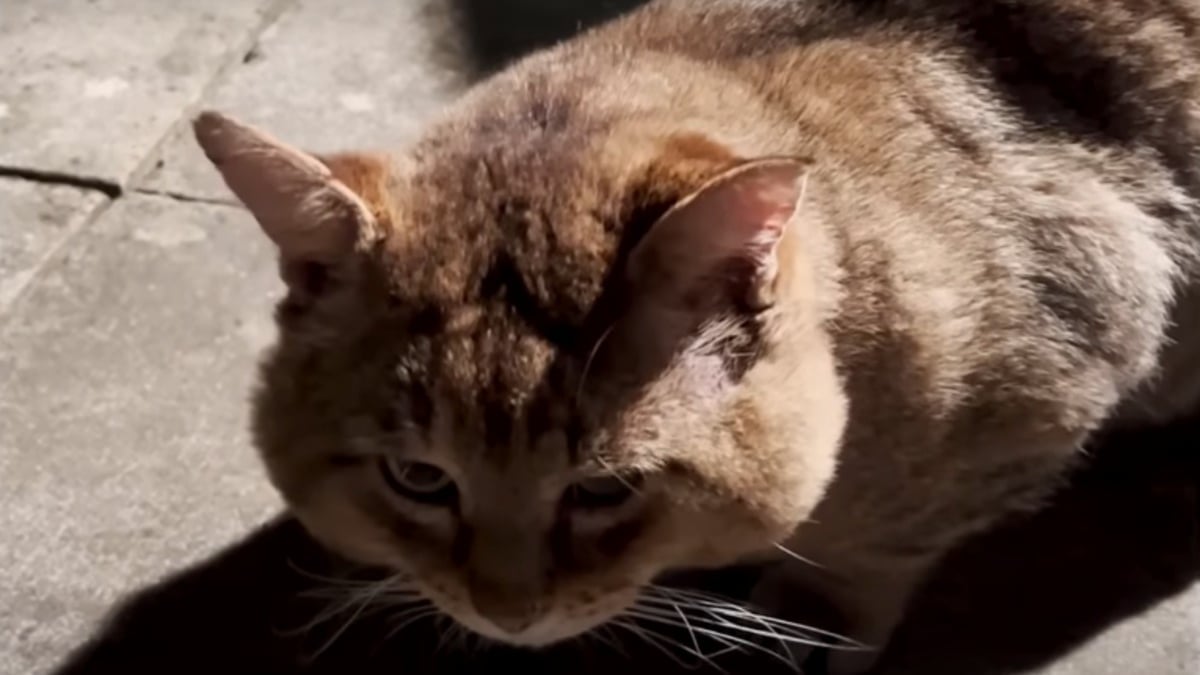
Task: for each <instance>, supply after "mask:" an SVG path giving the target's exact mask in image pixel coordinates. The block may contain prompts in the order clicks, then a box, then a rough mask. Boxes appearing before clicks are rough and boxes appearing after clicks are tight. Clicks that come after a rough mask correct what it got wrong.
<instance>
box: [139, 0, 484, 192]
mask: <svg viewBox="0 0 1200 675" xmlns="http://www.w3.org/2000/svg"><path fill="white" fill-rule="evenodd" d="M450 5H451V3H448V2H446V1H445V0H407V1H406V2H394V3H389V4H388V7H387V11H386V12H384V11H380V8H379V6H378V4H377V3H374V2H329V1H328V0H301V1H300V2H299V3H298V4H297V5H296V6H294V7H292V8H291V9H290V10H289V11H287V12H286V13H285V14H284V15H283V16H282V17H280V19H279V21H278V23H276V24H275V25H274V26H272V27H271V28H270V29H269V30H268V31H267V32H266V33H265V34H264V35H263V36H262V37H261V39H260V40H259V42H258V44H257V46H256V47H255V48H254V50H253V51H252V52H251V58H249V59H248V60H247V62H246V63H244V64H242V65H240V66H239V67H238V68H236V70H234V71H233V72H231V73H230V76H229V78H228V80H227V81H225V82H224V83H223V84H221V85H220V86H218V87H217V88H216V89H215V90H214V91H213V93H212V95H211V96H210V97H208V98H207V99H206V100H205V101H204V105H205V106H206V107H213V108H217V109H219V110H221V111H223V112H226V113H229V114H232V115H235V116H238V117H241V118H242V119H243V120H245V121H247V122H249V123H251V124H254V125H257V126H260V127H262V128H264V129H267V130H268V131H270V132H271V133H273V134H275V135H276V136H279V137H280V138H282V139H284V140H286V141H287V142H289V143H293V144H295V145H298V146H301V147H304V148H306V149H309V150H312V151H331V150H341V149H352V148H381V149H388V148H395V147H398V146H400V145H402V144H403V143H404V142H405V141H408V140H411V139H412V138H413V137H414V136H415V135H416V134H417V133H419V132H420V130H421V128H422V126H423V125H424V123H425V122H426V121H427V120H428V119H429V118H430V117H431V116H432V115H434V114H435V113H436V112H437V111H438V110H440V109H441V108H442V107H443V106H444V105H445V103H446V102H447V101H449V100H451V99H452V98H453V97H454V96H455V95H456V94H457V93H458V92H459V91H461V90H462V88H463V86H464V83H465V81H466V79H467V75H466V72H467V66H466V65H465V58H466V57H465V56H464V53H463V51H462V50H461V48H460V46H459V45H458V43H457V37H456V36H457V33H456V32H455V31H454V30H451V26H450V23H451V21H452V12H451V9H450ZM330 26H337V27H338V29H337V31H336V32H335V31H330V30H329V27H330ZM139 187H140V188H144V189H148V190H153V191H161V192H169V193H175V194H184V195H188V196H193V197H201V198H206V199H225V198H228V196H229V193H228V190H226V189H225V187H224V185H223V184H222V183H221V181H220V179H219V178H218V177H217V175H216V173H215V172H214V171H213V170H212V167H211V166H210V165H209V164H208V162H206V161H205V160H204V158H203V156H202V155H201V154H200V151H199V149H198V148H197V147H196V144H195V141H194V140H193V139H192V137H191V134H190V132H188V130H186V129H183V130H180V131H178V132H177V133H176V134H175V136H174V138H172V139H171V141H170V142H169V143H168V144H167V145H166V147H165V149H164V151H163V154H162V156H161V158H160V159H159V163H158V165H157V166H156V167H155V168H154V169H153V170H152V171H151V173H150V174H149V175H148V176H147V178H146V180H145V181H144V182H143V183H142V184H141V185H140V186H139Z"/></svg>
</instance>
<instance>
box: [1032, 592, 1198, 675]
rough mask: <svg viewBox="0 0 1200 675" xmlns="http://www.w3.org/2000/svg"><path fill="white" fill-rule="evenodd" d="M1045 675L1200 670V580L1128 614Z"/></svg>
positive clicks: (1178, 674)
mask: <svg viewBox="0 0 1200 675" xmlns="http://www.w3.org/2000/svg"><path fill="white" fill-rule="evenodd" d="M1038 673H1039V674H1040V675H1132V674H1133V673H1138V674H1139V675H1140V674H1141V673H1145V674H1146V675H1200V585H1194V586H1192V588H1191V590H1190V591H1188V592H1187V593H1184V594H1181V595H1179V596H1176V597H1174V598H1171V599H1170V600H1167V601H1165V602H1163V603H1161V604H1159V605H1157V606H1156V607H1154V608H1153V609H1152V610H1151V611H1149V612H1146V613H1145V614H1142V615H1140V616H1136V617H1133V618H1131V619H1127V620H1125V621H1123V622H1121V623H1118V624H1116V625H1115V626H1113V627H1111V628H1109V629H1108V630H1107V631H1105V632H1103V633H1101V634H1100V635H1098V636H1096V637H1095V638H1093V639H1092V640H1091V641H1090V642H1089V643H1088V644H1086V645H1084V647H1083V648H1081V649H1079V650H1078V651H1076V652H1075V653H1074V654H1071V655H1070V656H1068V657H1067V658H1065V659H1063V660H1061V661H1060V662H1058V663H1055V664H1053V665H1051V666H1049V667H1047V668H1045V669H1043V670H1040V671H1038Z"/></svg>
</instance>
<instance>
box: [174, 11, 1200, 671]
mask: <svg viewBox="0 0 1200 675" xmlns="http://www.w3.org/2000/svg"><path fill="white" fill-rule="evenodd" d="M1198 29H1200V7H1198V6H1197V5H1195V4H1194V3H1190V2H1185V1H1183V0H1158V1H1157V2H1152V3H1145V2H1133V1H1132V0H1086V1H1085V0H944V1H938V0H891V1H887V0H876V1H868V0H861V1H858V2H851V1H836V0H795V1H784V0H778V1H756V2H750V1H747V2H734V1H732V0H715V1H710V2H694V1H693V0H660V1H658V2H653V3H651V4H650V5H648V6H646V7H644V8H642V9H640V10H637V11H635V12H633V13H631V14H629V15H627V16H625V17H623V18H620V19H618V20H615V21H613V22H611V23H609V24H606V25H604V26H602V27H599V28H597V29H594V30H592V31H589V32H587V33H585V34H583V35H582V36H579V37H577V38H575V39H573V40H570V41H568V42H566V43H563V44H561V45H559V46H556V47H553V48H551V49H548V50H545V51H542V52H540V53H537V54H534V55H532V56H530V57H528V58H526V59H524V60H522V61H520V62H518V63H516V64H514V65H513V66H511V67H509V68H507V69H505V70H504V71H502V72H500V73H499V74H497V75H495V76H493V77H491V78H489V79H488V80H486V81H485V82H483V83H481V84H479V85H478V86H476V87H475V88H474V89H473V90H471V91H470V92H469V93H468V94H467V95H466V96H465V97H464V98H463V99H462V100H461V101H459V102H458V103H456V104H455V105H454V106H452V107H451V108H450V109H449V110H447V111H446V112H445V113H444V115H443V116H442V117H441V118H440V119H439V120H437V121H436V122H435V123H433V124H432V125H431V126H430V128H429V129H428V130H427V131H426V133H425V134H424V135H423V136H422V137H421V138H420V139H419V140H417V141H415V142H414V143H413V144H412V145H411V146H410V147H406V148H401V149H397V150H394V151H392V152H389V153H384V152H343V153H338V154H329V155H319V154H314V153H308V152H304V151H302V150H300V149H297V148H294V147H291V146H288V145H286V144H285V143H283V142H281V141H279V140H277V139H275V138H273V137H271V136H270V135H268V134H267V133H265V132H263V131H260V130H257V129H255V128H253V127H251V126H248V125H245V124H243V123H241V122H238V121H235V120H233V119H231V118H229V117H226V116H224V115H222V114H220V113H217V112H214V111H206V112H204V113H202V114H200V115H199V116H198V117H197V118H196V119H195V120H194V128H195V133H196V136H197V138H198V141H199V143H200V145H201V146H202V147H203V149H204V151H205V152H206V154H207V156H208V157H209V158H210V159H211V161H212V162H213V163H214V164H215V166H216V167H217V169H218V170H219V171H220V173H221V174H222V175H223V177H224V179H225V181H226V183H227V184H228V186H229V187H230V189H231V190H232V192H233V193H234V194H235V195H237V197H238V198H240V200H241V201H242V202H243V203H244V204H245V205H246V207H247V208H248V209H249V210H250V211H251V212H252V214H253V216H254V217H255V218H256V219H257V221H258V223H259V224H260V225H261V227H262V229H263V230H264V232H265V233H266V235H267V236H268V237H269V238H270V239H271V240H272V241H273V242H274V244H275V245H276V246H277V248H278V250H279V254H280V261H281V263H280V265H281V274H282V277H283V279H284V280H285V281H286V285H287V294H286V297H285V299H283V300H282V302H281V303H280V305H279V307H278V310H277V321H278V324H279V328H280V337H279V342H278V344H277V345H276V346H275V347H274V349H273V351H272V352H271V353H270V354H269V356H268V357H267V358H266V360H265V362H264V365H263V367H262V380H261V386H260V387H259V389H258V391H257V394H256V398H255V406H254V407H255V414H254V431H255V437H256V442H257V445H258V448H259V450H260V452H261V455H262V457H263V459H264V461H265V464H266V466H267V468H268V471H269V475H270V478H271V480H272V481H273V483H274V484H275V485H276V486H277V488H278V489H279V490H280V492H281V493H282V495H283V497H284V498H285V499H286V501H287V503H288V504H289V505H290V507H291V509H292V510H293V511H294V513H295V514H296V515H297V516H298V517H299V518H300V520H301V521H302V522H304V524H305V525H306V527H307V528H308V529H309V530H310V531H311V532H312V534H313V535H314V536H315V537H316V538H318V539H319V540H320V541H322V542H324V543H325V544H326V545H327V546H328V547H330V548H332V549H333V550H335V551H337V552H340V553H342V554H344V555H346V556H348V557H350V558H352V559H355V560H359V561H363V562H367V563H371V564H377V565H382V566H386V567H389V568H392V569H395V570H397V571H398V572H400V573H402V574H404V575H407V577H408V579H409V582H408V583H411V584H413V585H414V587H415V588H416V589H418V590H419V591H420V593H421V594H422V595H423V596H424V597H426V598H428V599H429V600H430V601H431V602H432V603H433V604H434V605H436V607H437V608H438V609H439V610H440V611H442V612H444V613H445V614H448V615H449V616H451V617H453V618H454V619H455V620H456V621H457V622H459V623H460V624H461V625H463V626H465V627H467V628H469V629H471V630H472V631H474V632H476V633H478V634H480V635H482V636H485V637H487V638H490V639H493V640H496V641H500V642H504V643H509V644H514V645H523V646H529V647H537V646H542V645H547V644H551V643H555V642H558V641H561V640H567V639H570V638H572V637H575V636H578V635H580V634H583V633H585V632H587V631H589V630H591V629H593V628H595V627H597V626H599V625H602V624H604V623H605V622H607V621H610V620H612V619H613V618H614V617H617V616H620V615H622V613H624V612H627V611H630V608H631V607H635V606H636V604H637V603H639V602H643V600H644V598H645V597H646V596H647V594H648V593H650V592H651V586H650V584H652V582H653V580H654V579H655V578H656V577H658V576H659V575H660V574H662V573H664V572H666V571H670V570H676V569H684V568H720V567H723V566H727V565H730V564H734V563H738V562H742V561H747V560H750V561H759V560H762V561H774V560H782V561H783V562H780V563H778V564H775V565H774V566H772V567H771V568H770V570H771V571H770V572H769V573H768V574H767V576H766V577H765V578H764V580H763V581H762V583H761V585H760V588H759V591H758V592H757V593H756V596H755V600H756V603H757V604H758V605H761V606H762V607H765V608H766V609H767V610H769V611H770V612H771V613H772V614H773V615H776V616H780V617H794V618H796V619H798V620H799V619H803V618H804V617H806V616H808V611H809V609H810V608H811V607H812V606H815V605H810V603H807V602H803V601H802V600H801V597H807V596H801V595H799V593H798V592H797V591H796V590H795V589H804V591H805V593H815V594H816V595H817V596H818V597H820V598H823V599H824V602H826V603H828V604H829V605H831V606H832V607H833V608H835V609H836V612H835V614H833V615H832V616H830V617H828V618H827V619H824V620H826V621H827V622H828V623H826V624H824V625H822V626H821V627H823V628H829V629H836V630H838V631H841V632H843V633H844V634H845V635H847V636H848V637H850V638H852V639H853V640H855V641H858V642H859V643H861V644H863V645H866V646H868V647H871V648H872V649H870V650H867V649H863V650H844V651H839V652H837V653H834V654H833V655H832V658H831V661H830V669H831V670H832V671H833V672H836V673H857V672H862V671H864V670H867V669H869V668H870V667H871V666H872V664H873V662H874V660H875V659H876V658H877V655H878V653H879V650H880V649H882V648H883V647H884V646H886V644H887V641H888V639H889V637H890V635H891V634H892V632H893V630H894V628H895V626H896V625H897V623H898V622H899V621H900V620H901V619H902V618H903V616H904V611H905V607H906V604H907V602H908V600H909V598H910V596H911V595H912V593H913V590H914V588H916V587H917V586H918V585H919V584H920V583H921V581H922V579H923V578H925V576H926V575H927V573H928V572H929V570H930V569H931V568H932V567H933V566H934V565H935V564H936V563H937V562H938V561H939V560H940V559H941V557H942V556H943V555H944V554H945V552H946V551H947V550H949V549H950V548H951V547H953V546H954V545H955V544H956V543H958V542H960V541H962V540H963V539H964V538H965V537H967V536H969V535H971V534H973V533H976V532H979V531H980V530H982V529H985V528H987V527H988V526H989V525H991V524H993V523H995V522H996V521H998V520H999V519H1001V518H1003V517H1005V516H1006V515H1008V514H1011V513H1013V512H1016V511H1020V510H1023V509H1032V508H1036V507H1037V506H1038V505H1040V504H1042V503H1044V501H1045V500H1046V499H1047V498H1048V497H1049V496H1050V495H1051V494H1052V493H1053V491H1054V489H1055V488H1056V487H1057V486H1058V485H1059V484H1060V483H1061V482H1062V480H1063V477H1064V476H1065V475H1066V474H1067V472H1068V471H1069V470H1070V468H1071V467H1072V466H1074V465H1075V464H1077V462H1078V461H1079V459H1080V457H1081V455H1082V452H1081V449H1082V448H1083V447H1084V445H1085V443H1086V442H1087V440H1088V438H1089V437H1090V436H1091V435H1092V434H1093V433H1094V432H1096V431H1097V430H1099V429H1101V428H1103V427H1105V426H1106V425H1116V424H1125V425H1136V424H1139V423H1141V422H1142V421H1145V420H1150V419H1170V418H1174V417H1177V416H1179V415H1181V414H1183V413H1184V412H1186V411H1187V410H1190V409H1193V408H1194V407H1195V405H1196V402H1197V398H1200V368H1198V367H1197V360H1198V358H1200V349H1198V347H1197V345H1198V344H1200V340H1198V336H1197V334H1196V330H1197V325H1196V324H1197V321H1198V317H1200V303H1198V302H1197V297H1200V296H1198V292H1197V289H1198V288H1200V286H1198V284H1197V279H1198V277H1200V275H1198V272H1200V225H1198V224H1197V223H1198V222H1200V221H1198V220H1197V216H1198V203H1197V198H1198V197H1200V162H1198V160H1200V93H1198V92H1200V90H1198V89H1197V84H1198V79H1197V78H1198V72H1200V37H1198V33H1197V30H1198ZM805 561H809V562H805Z"/></svg>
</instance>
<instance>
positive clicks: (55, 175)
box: [0, 166, 124, 199]
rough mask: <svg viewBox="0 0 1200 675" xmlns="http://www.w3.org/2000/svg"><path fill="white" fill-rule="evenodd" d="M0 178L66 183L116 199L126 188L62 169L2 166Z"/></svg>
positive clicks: (54, 183)
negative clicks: (50, 169)
mask: <svg viewBox="0 0 1200 675" xmlns="http://www.w3.org/2000/svg"><path fill="white" fill-rule="evenodd" d="M0 178H15V179H18V180H23V181H27V182H30V183H41V184H43V185H65V186H68V187H74V188H79V189H81V190H93V191H96V192H100V193H103V194H104V196H106V197H108V198H109V199H116V198H117V197H120V196H121V194H122V193H123V192H124V189H123V188H122V187H121V185H120V184H119V183H117V182H116V181H112V180H109V179H106V178H99V177H97V176H81V175H78V174H72V173H65V172H62V171H48V170H45V169H29V168H24V167H17V166H0Z"/></svg>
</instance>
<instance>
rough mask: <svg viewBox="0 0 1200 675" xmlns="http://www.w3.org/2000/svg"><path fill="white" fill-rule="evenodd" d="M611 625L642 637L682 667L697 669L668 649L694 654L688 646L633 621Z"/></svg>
mask: <svg viewBox="0 0 1200 675" xmlns="http://www.w3.org/2000/svg"><path fill="white" fill-rule="evenodd" d="M609 625H611V626H613V627H616V628H623V629H625V630H627V631H629V632H631V633H633V634H634V635H636V636H638V637H640V638H641V639H642V641H643V642H645V643H646V644H648V645H650V646H651V647H654V648H655V649H657V650H658V651H660V652H662V653H663V654H665V655H666V656H667V657H668V658H670V659H671V660H672V661H674V662H675V663H676V664H677V665H679V666H680V667H683V668H688V669H692V668H695V667H696V664H689V663H687V662H685V661H683V660H682V659H681V658H680V657H679V656H677V655H676V654H675V653H673V652H672V651H671V650H670V649H669V648H668V647H676V648H678V649H681V650H683V651H684V652H687V653H689V654H693V653H692V650H690V649H688V647H687V646H686V645H682V644H680V643H679V642H677V641H675V640H672V639H671V638H669V637H667V636H665V635H661V634H659V633H655V632H654V631H652V630H648V629H646V628H645V627H643V626H639V625H637V624H636V623H634V622H632V621H621V620H616V621H611V622H609ZM655 638H657V639H655ZM659 640H662V641H664V642H666V643H667V647H664V646H663V645H662V644H661V643H660V642H659ZM693 656H696V657H697V658H700V659H704V660H707V659H705V657H704V655H703V654H693Z"/></svg>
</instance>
